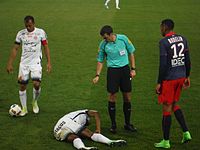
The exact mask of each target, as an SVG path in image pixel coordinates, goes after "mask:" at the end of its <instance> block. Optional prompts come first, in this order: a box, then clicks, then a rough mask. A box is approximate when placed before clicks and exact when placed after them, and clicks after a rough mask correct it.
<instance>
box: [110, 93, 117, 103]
mask: <svg viewBox="0 0 200 150" xmlns="http://www.w3.org/2000/svg"><path fill="white" fill-rule="evenodd" d="M116 98H117V96H116V94H115V93H114V94H112V93H110V95H109V101H110V102H115V101H116Z"/></svg>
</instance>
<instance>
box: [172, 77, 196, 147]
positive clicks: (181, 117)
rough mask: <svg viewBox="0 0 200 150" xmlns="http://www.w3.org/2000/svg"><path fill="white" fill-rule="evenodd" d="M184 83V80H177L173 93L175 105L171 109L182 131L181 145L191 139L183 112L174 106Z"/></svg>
mask: <svg viewBox="0 0 200 150" xmlns="http://www.w3.org/2000/svg"><path fill="white" fill-rule="evenodd" d="M184 82H185V78H182V79H178V80H177V86H176V87H177V88H176V91H175V103H174V107H173V112H174V115H175V117H176V120H177V121H178V123H179V124H180V126H181V128H182V131H183V138H182V141H181V143H186V142H188V141H190V140H191V139H192V137H191V135H190V132H189V130H188V127H187V125H186V122H185V117H184V115H183V112H182V110H181V108H180V107H179V106H178V105H177V104H176V102H177V101H179V99H180V95H181V91H182V87H183V84H184Z"/></svg>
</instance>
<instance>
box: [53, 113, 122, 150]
mask: <svg viewBox="0 0 200 150" xmlns="http://www.w3.org/2000/svg"><path fill="white" fill-rule="evenodd" d="M90 117H94V118H95V121H96V130H95V132H92V131H91V130H89V129H88V128H87V126H88V125H89V120H90ZM54 136H55V138H56V139H57V140H59V141H66V142H72V143H73V146H74V147H75V148H77V149H79V150H94V149H98V148H97V147H86V146H85V145H84V143H83V142H82V140H81V138H80V137H85V138H88V139H91V140H93V141H95V142H100V143H103V144H106V145H108V146H110V147H114V146H123V145H126V141H124V140H110V139H108V138H107V137H105V136H104V135H102V134H101V126H100V117H99V113H98V112H97V111H96V110H87V109H85V110H77V111H74V112H70V113H68V114H66V115H65V116H63V117H62V118H60V119H59V120H58V122H57V123H56V125H55V127H54Z"/></svg>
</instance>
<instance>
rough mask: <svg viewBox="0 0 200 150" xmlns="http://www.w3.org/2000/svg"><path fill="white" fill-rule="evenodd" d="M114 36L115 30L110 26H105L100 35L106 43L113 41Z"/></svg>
mask: <svg viewBox="0 0 200 150" xmlns="http://www.w3.org/2000/svg"><path fill="white" fill-rule="evenodd" d="M112 34H113V29H112V27H111V26H109V25H105V26H103V27H102V28H101V30H100V35H101V36H102V37H103V38H104V39H105V40H106V41H112Z"/></svg>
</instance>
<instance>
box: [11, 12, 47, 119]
mask: <svg viewBox="0 0 200 150" xmlns="http://www.w3.org/2000/svg"><path fill="white" fill-rule="evenodd" d="M24 24H25V27H26V29H23V30H21V31H19V32H18V33H17V36H16V40H15V44H14V46H13V48H12V51H11V54H10V57H9V60H8V64H7V72H8V73H12V72H13V61H14V59H15V58H16V55H17V52H18V50H19V48H20V45H22V54H21V61H20V65H19V74H18V83H19V85H20V87H19V98H20V102H21V105H22V112H21V113H20V116H25V115H26V114H27V113H28V110H27V95H26V87H27V84H28V81H29V74H30V76H31V79H32V81H33V101H32V105H33V112H34V113H36V114H37V113H39V107H38V104H37V100H38V98H39V95H40V92H41V87H40V82H41V78H42V66H41V60H42V46H43V47H44V53H45V55H46V58H47V72H48V73H50V71H51V61H50V52H49V47H48V42H47V36H46V33H45V31H44V30H42V29H39V28H36V27H35V21H34V18H33V16H26V17H25V18H24Z"/></svg>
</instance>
